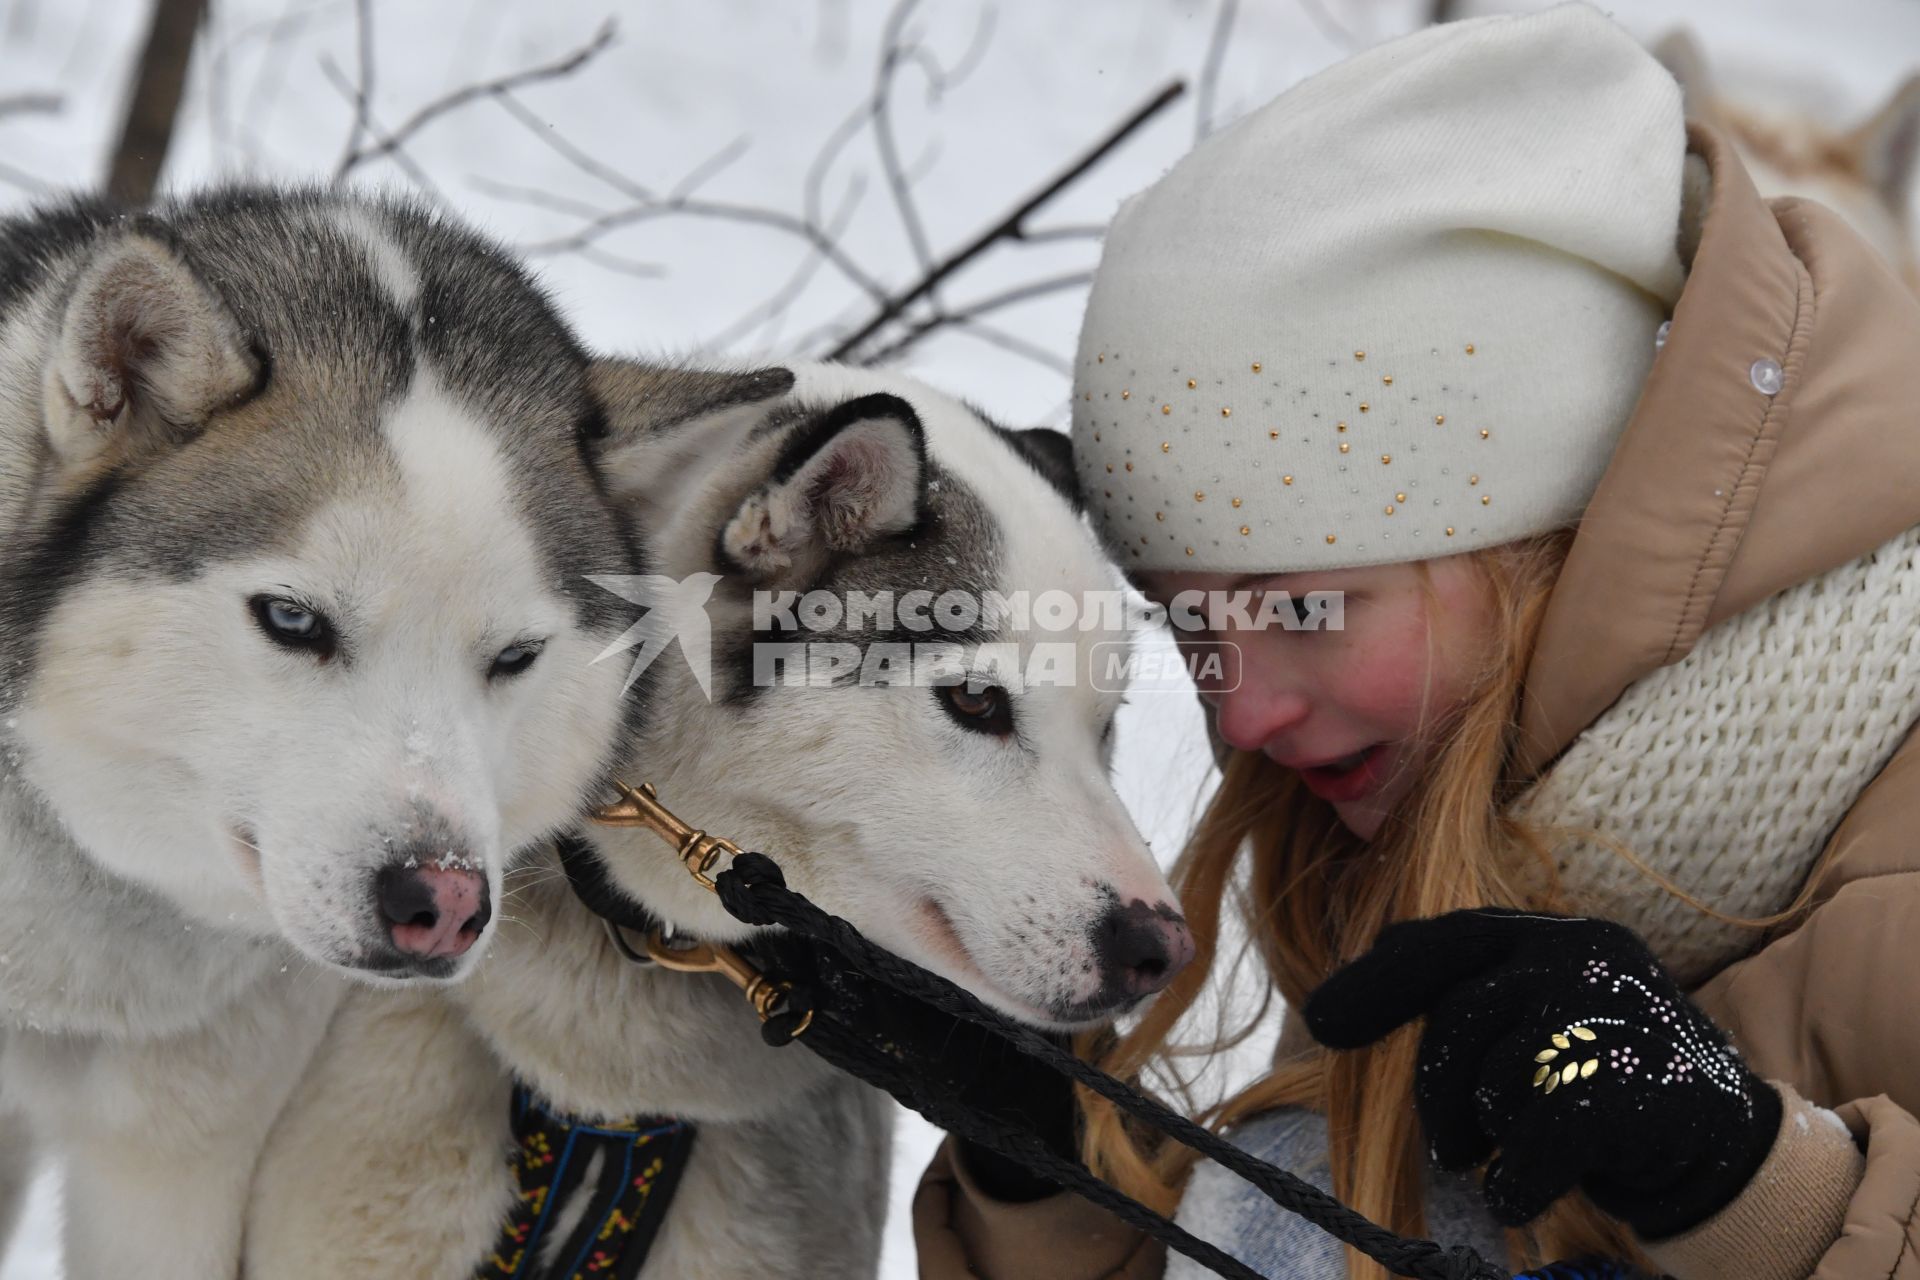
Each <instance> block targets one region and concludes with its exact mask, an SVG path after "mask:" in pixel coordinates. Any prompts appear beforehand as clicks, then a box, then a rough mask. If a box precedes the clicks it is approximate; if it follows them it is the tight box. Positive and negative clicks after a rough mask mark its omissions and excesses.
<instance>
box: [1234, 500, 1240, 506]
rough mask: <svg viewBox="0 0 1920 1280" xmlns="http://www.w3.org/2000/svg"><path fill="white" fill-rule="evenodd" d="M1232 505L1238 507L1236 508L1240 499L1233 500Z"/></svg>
mask: <svg viewBox="0 0 1920 1280" xmlns="http://www.w3.org/2000/svg"><path fill="white" fill-rule="evenodd" d="M1233 505H1234V506H1236V507H1238V506H1239V505H1240V499H1238V498H1235V499H1234V500H1233Z"/></svg>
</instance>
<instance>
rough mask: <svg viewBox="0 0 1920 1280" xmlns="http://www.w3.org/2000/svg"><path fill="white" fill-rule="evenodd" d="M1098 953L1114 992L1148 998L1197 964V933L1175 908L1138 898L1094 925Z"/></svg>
mask: <svg viewBox="0 0 1920 1280" xmlns="http://www.w3.org/2000/svg"><path fill="white" fill-rule="evenodd" d="M1093 949H1094V954H1095V956H1096V957H1098V959H1099V962H1100V972H1101V976H1102V977H1104V978H1105V979H1106V983H1107V985H1108V986H1109V987H1112V988H1116V989H1118V990H1121V991H1125V992H1126V993H1127V994H1128V995H1130V996H1145V995H1151V994H1153V993H1154V992H1156V991H1158V990H1160V989H1161V988H1162V987H1164V986H1166V985H1167V984H1168V983H1169V982H1172V981H1173V976H1174V975H1175V974H1177V973H1179V972H1180V971H1181V970H1182V969H1184V968H1186V967H1187V963H1188V961H1190V960H1192V959H1193V934H1192V933H1191V932H1190V931H1189V930H1188V929H1187V922H1186V921H1185V920H1182V919H1181V918H1180V917H1179V915H1178V914H1177V913H1175V912H1174V910H1173V909H1172V908H1171V907H1165V906H1162V907H1150V906H1148V905H1147V904H1146V903H1144V902H1142V901H1140V899H1138V898H1135V899H1134V900H1133V901H1132V902H1129V903H1128V904H1127V905H1126V906H1124V907H1118V906H1117V907H1114V908H1112V909H1111V910H1109V911H1108V912H1107V913H1106V914H1105V915H1103V916H1101V917H1100V919H1099V920H1098V921H1097V922H1096V923H1095V924H1094V927H1093Z"/></svg>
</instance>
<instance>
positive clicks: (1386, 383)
mask: <svg viewBox="0 0 1920 1280" xmlns="http://www.w3.org/2000/svg"><path fill="white" fill-rule="evenodd" d="M1380 385H1381V386H1383V387H1390V386H1392V385H1393V375H1392V374H1390V373H1389V374H1386V375H1384V376H1383V377H1382V378H1381V379H1380Z"/></svg>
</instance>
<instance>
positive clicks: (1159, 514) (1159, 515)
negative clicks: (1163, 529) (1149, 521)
mask: <svg viewBox="0 0 1920 1280" xmlns="http://www.w3.org/2000/svg"><path fill="white" fill-rule="evenodd" d="M1153 518H1154V519H1155V520H1162V521H1164V520H1165V519H1166V518H1167V513H1166V512H1164V511H1156V512H1154V513H1153Z"/></svg>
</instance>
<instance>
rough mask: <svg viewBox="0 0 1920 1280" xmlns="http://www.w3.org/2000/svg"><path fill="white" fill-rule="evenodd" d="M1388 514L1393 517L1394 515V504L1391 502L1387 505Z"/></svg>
mask: <svg viewBox="0 0 1920 1280" xmlns="http://www.w3.org/2000/svg"><path fill="white" fill-rule="evenodd" d="M1387 514H1388V515H1392V514H1393V504H1392V503H1391V502H1389V503H1388V504H1387Z"/></svg>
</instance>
